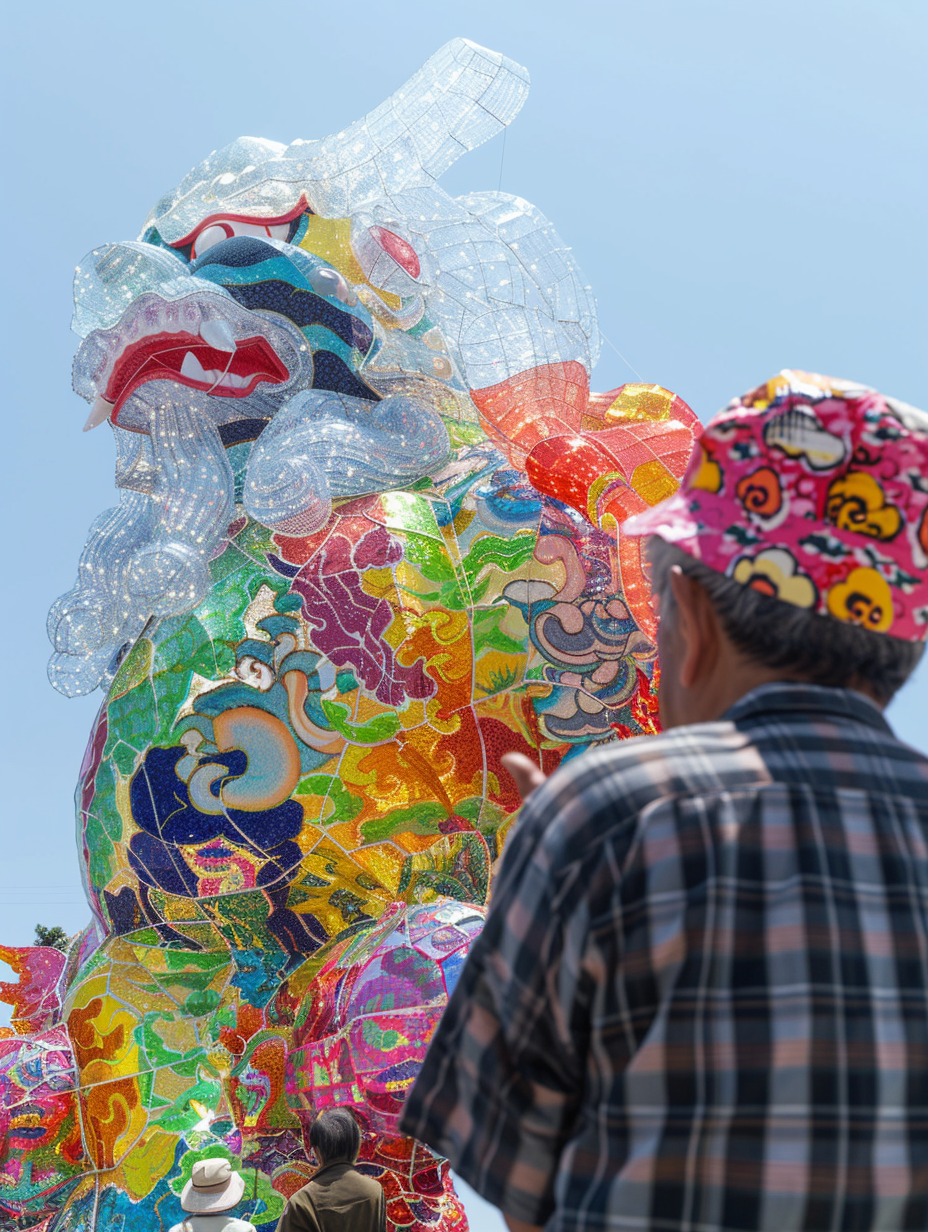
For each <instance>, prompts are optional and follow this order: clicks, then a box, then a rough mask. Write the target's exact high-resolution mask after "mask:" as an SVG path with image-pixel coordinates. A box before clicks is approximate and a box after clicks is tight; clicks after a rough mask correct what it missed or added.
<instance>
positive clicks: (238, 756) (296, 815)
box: [129, 711, 303, 898]
mask: <svg viewBox="0 0 928 1232" xmlns="http://www.w3.org/2000/svg"><path fill="white" fill-rule="evenodd" d="M229 713H230V714H232V715H235V714H236V713H238V712H236V711H230V712H229ZM256 715H260V718H261V719H263V720H269V719H271V716H270V715H265V714H264V713H263V712H255V714H253V715H251V716H249V717H250V718H252V719H254V718H255V716H256ZM187 756H188V753H187V749H186V748H184V747H180V748H177V747H175V748H158V747H155V748H152V749H150V750H149V751H148V753H147V755H146V757H145V760H144V761H143V763H142V765H141V766H140V767H139V769H138V771H137V772H136V774H135V775H134V777H133V779H132V784H131V786H130V791H129V795H130V804H131V808H132V820H133V821H134V822H135V824H136V825H137V826H138V828H139V833H137V834H135V835H133V837H132V841H131V843H130V845H129V861H130V863H131V864H132V867H133V868H134V869H135V871H136V873H137V874H138V876H139V878H140V880H141V881H142V882H143V883H144V884H145V885H149V886H152V887H155V888H158V889H162V890H166V891H167V892H168V893H169V894H181V895H184V896H185V897H194V898H196V897H198V896H206V895H210V894H220V893H228V892H230V891H233V890H243V889H252V888H254V887H256V886H257V887H263V886H269V885H273V884H274V882H276V881H279V880H280V879H281V878H283V877H285V876H286V874H287V873H289V872H291V871H292V870H293V869H294V868H296V867H297V865H298V864H299V862H300V858H301V852H300V848H299V846H298V845H297V843H296V842H294V839H295V838H296V836H297V835H298V834H299V832H300V827H301V825H302V823H303V810H302V809H301V808H300V806H299V804H298V803H297V802H296V801H294V800H291V799H289V790H288V791H287V792H286V796H285V798H284V801H283V803H280V804H277V805H276V806H273V807H269V808H260V807H257V805H258V803H259V802H258V801H255V800H251V799H249V800H242V801H241V803H242V805H243V806H244V807H239V808H236V807H232V806H231V805H230V804H227V803H226V802H225V801H224V799H223V791H224V788H226V787H229V788H231V789H232V790H233V792H234V790H235V787H236V785H237V783H239V782H241V781H242V776H244V775H245V772H246V770H247V769H248V765H249V758H248V756H247V754H246V753H245V752H243V751H242V750H241V749H229V750H227V751H226V752H223V753H216V754H213V755H211V756H206V757H202V758H199V759H198V771H199V772H200V773H201V774H202V771H204V770H206V771H207V772H208V773H207V777H205V778H204V779H203V782H202V784H197V783H196V782H195V774H194V775H192V776H190V782H185V781H184V778H183V773H184V771H183V767H182V765H181V763H182V762H183V761H184V759H185V758H186V757H187ZM191 791H193V793H194V796H195V799H191ZM238 794H239V795H241V793H240V792H239V793H238ZM275 794H280V793H275Z"/></svg>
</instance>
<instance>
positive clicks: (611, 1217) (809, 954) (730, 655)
mask: <svg viewBox="0 0 928 1232" xmlns="http://www.w3.org/2000/svg"><path fill="white" fill-rule="evenodd" d="M622 529H623V532H624V533H625V534H627V535H636V536H648V537H649V538H648V551H649V555H650V559H651V570H652V575H651V581H652V590H653V592H654V593H655V596H656V606H657V610H658V613H659V617H660V619H659V622H658V649H659V658H660V667H661V677H660V687H659V706H660V716H661V720H662V724H663V727H664V729H665V730H664V731H663V733H662V734H661V735H658V736H646V737H640V738H638V739H633V740H625V741H622V742H616V743H613V744H610V745H606V746H604V747H602V746H601V747H599V748H597V749H595V750H592V751H590V752H588V753H585V754H584V755H583V756H580V757H577V758H574V759H571V760H570V761H568V762H567V763H566V764H565V765H564V766H562V767H561V768H560V769H559V770H557V771H556V772H555V773H554V774H553V775H552V776H551V778H550V779H548V780H547V781H542V776H541V775H540V773H539V772H538V769H537V767H536V766H534V765H532V764H531V763H529V762H527V761H526V760H523V761H521V762H520V761H518V760H516V761H514V762H513V763H511V767H510V768H511V772H512V773H513V775H514V777H516V778H517V781H518V782H519V783H520V786H521V788H522V791H523V795H525V794H527V793H529V792H530V793H531V794H530V798H529V799H528V802H527V803H526V805H525V808H524V809H523V812H522V816H521V818H520V820H519V823H518V825H517V826H516V828H515V830H514V832H513V835H512V837H511V838H510V839H509V842H508V844H507V847H506V850H505V852H504V855H503V858H502V864H501V868H500V870H499V872H498V874H497V877H496V880H495V882H494V890H493V898H492V901H491V904H490V910H489V915H488V918H487V922H486V926H485V928H484V930H483V932H482V933H481V935H480V936H479V937H478V939H477V941H476V942H475V944H474V946H473V948H472V949H471V951H470V955H469V957H468V959H467V962H466V964H465V966H464V968H463V970H462V972H461V975H460V978H459V980H458V983H457V987H456V988H455V990H454V992H453V994H452V997H451V1000H450V1002H449V1004H448V1007H447V1009H446V1010H445V1013H444V1015H443V1017H442V1019H441V1021H440V1023H439V1025H438V1028H437V1030H436V1032H435V1035H434V1037H433V1039H432V1042H431V1046H430V1049H429V1051H428V1054H427V1056H426V1058H425V1062H424V1065H423V1068H422V1071H421V1073H420V1075H419V1077H418V1079H417V1081H416V1084H415V1085H414V1087H413V1089H412V1092H411V1094H410V1096H409V1098H408V1100H407V1103H406V1107H405V1111H404V1115H403V1119H402V1123H401V1127H402V1129H403V1131H404V1132H405V1133H407V1134H410V1135H412V1136H414V1137H416V1138H418V1139H420V1140H421V1141H423V1142H425V1143H427V1144H428V1145H430V1146H431V1147H433V1148H434V1149H435V1150H437V1151H439V1152H440V1153H441V1154H442V1155H444V1156H446V1157H447V1158H448V1159H449V1160H450V1161H451V1166H452V1167H453V1168H454V1169H455V1170H456V1172H457V1173H458V1174H459V1175H460V1176H461V1177H463V1179H464V1180H465V1181H467V1182H468V1183H469V1184H470V1185H472V1186H473V1187H474V1189H476V1190H477V1192H478V1193H479V1194H481V1195H482V1196H483V1197H484V1198H486V1199H488V1200H489V1201H490V1202H492V1203H494V1204H495V1205H496V1206H498V1207H500V1208H501V1209H502V1211H503V1214H504V1216H505V1218H506V1221H507V1223H508V1224H509V1227H510V1228H511V1229H513V1230H514V1232H531V1229H533V1228H540V1227H541V1226H542V1225H544V1226H545V1228H546V1229H547V1232H579V1230H581V1229H582V1230H584V1232H590V1230H594V1229H595V1230H597V1232H619V1230H620V1229H626V1230H628V1232H631V1230H632V1229H635V1230H636V1232H649V1230H658V1229H659V1230H660V1232H683V1230H687V1232H695V1230H697V1229H698V1230H699V1232H756V1230H760V1229H765V1230H769V1232H798V1230H799V1229H826V1228H854V1229H856V1230H857V1232H867V1230H868V1229H869V1230H876V1229H883V1230H884V1232H903V1230H904V1229H916V1228H918V1229H924V1228H928V758H925V757H924V756H922V755H921V754H919V753H918V752H916V751H915V750H914V749H911V748H908V747H906V746H905V745H903V744H902V743H900V742H899V741H898V740H897V739H896V738H895V736H894V735H893V732H892V730H891V729H890V727H889V725H888V723H887V722H886V720H885V718H884V717H883V713H882V711H883V709H884V707H885V706H886V704H887V703H888V702H889V700H890V699H891V698H892V696H893V694H894V693H895V692H896V691H897V689H899V688H900V686H901V685H902V684H903V683H904V682H905V680H906V679H907V678H908V677H909V675H910V674H911V673H912V671H913V670H914V669H915V666H916V664H917V663H918V661H919V658H920V656H921V653H922V650H923V648H924V642H925V639H926V634H928V417H926V416H924V415H923V414H922V413H921V412H918V411H915V410H914V409H913V408H911V407H907V406H906V405H905V404H902V403H898V402H896V401H894V400H892V399H890V398H886V397H883V396H881V395H880V394H878V393H876V392H875V391H873V390H871V389H866V388H862V387H860V386H855V385H853V384H851V383H850V382H846V381H839V380H833V379H831V378H828V377H820V376H816V375H814V374H809V373H802V372H794V371H785V372H782V373H780V374H779V375H778V376H776V377H774V378H773V379H772V380H771V381H768V382H766V383H765V384H764V385H762V386H760V388H758V389H755V390H752V391H751V393H749V394H747V395H745V396H744V397H743V398H739V399H736V400H735V401H734V402H733V403H732V404H731V405H730V406H729V407H728V409H727V410H725V411H724V412H722V413H721V414H720V415H718V416H716V418H715V419H713V420H712V422H711V423H710V424H709V425H708V426H707V427H706V429H705V431H704V433H703V435H702V437H701V438H700V440H699V442H698V444H697V446H696V449H695V455H694V457H693V458H692V460H691V463H690V466H689V469H688V471H687V473H686V475H685V477H684V480H683V483H682V484H681V487H680V489H679V491H678V492H677V493H676V494H675V495H673V496H671V497H670V498H669V499H667V500H665V501H664V502H663V503H661V504H658V505H655V506H654V507H653V508H651V509H649V510H647V511H645V512H644V513H641V514H638V515H637V516H635V517H634V518H631V519H630V520H629V521H627V522H626V523H625V524H624V526H623V528H622ZM513 756H515V755H513ZM533 788H534V789H535V790H532V789H533Z"/></svg>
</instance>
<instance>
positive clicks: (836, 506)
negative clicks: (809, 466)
mask: <svg viewBox="0 0 928 1232" xmlns="http://www.w3.org/2000/svg"><path fill="white" fill-rule="evenodd" d="M825 516H826V517H827V518H828V521H829V522H831V523H833V524H834V525H835V526H837V527H838V528H839V530H852V531H856V532H857V534H859V535H868V536H869V537H870V538H872V539H883V540H887V539H895V537H896V535H898V534H899V531H900V530H901V529H902V514H901V513H900V511H899V510H898V509H897V508H896V506H895V505H892V504H890V503H889V501H887V499H886V494H885V493H884V491H883V489H882V488H881V487H880V485H879V484H878V483H877V481H876V479H874V477H873V476H872V475H871V474H869V473H868V472H866V471H849V472H848V474H846V475H842V477H841V478H840V479H836V480H835V481H834V483H832V484H831V485H830V486H829V488H828V497H827V501H826V505H825Z"/></svg>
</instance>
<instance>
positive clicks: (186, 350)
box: [103, 333, 290, 423]
mask: <svg viewBox="0 0 928 1232" xmlns="http://www.w3.org/2000/svg"><path fill="white" fill-rule="evenodd" d="M289 376H290V373H289V372H288V371H287V369H286V367H285V366H284V364H283V363H282V362H281V361H280V360H279V359H278V357H277V356H276V355H275V354H274V350H273V348H272V347H271V345H270V343H269V342H268V341H267V340H266V339H265V338H261V337H260V336H259V337H255V338H243V339H242V340H241V341H237V342H236V343H235V349H234V350H232V351H222V350H219V349H218V348H217V347H213V346H210V345H209V343H207V342H205V341H204V340H203V338H202V337H199V336H198V335H196V334H189V333H180V334H164V333H162V334H154V335H150V336H149V337H147V338H142V339H141V340H140V341H139V342H136V343H133V344H132V345H131V346H129V347H127V348H126V349H125V351H123V353H122V355H120V357H119V359H118V360H117V361H116V364H115V366H114V367H113V371H112V373H111V374H110V379H109V381H108V382H107V385H106V392H105V393H104V394H103V397H104V398H105V399H106V401H107V402H111V403H113V411H112V414H111V418H112V420H113V422H114V423H117V422H118V416H119V411H120V408H121V407H122V406H123V404H124V403H125V401H126V399H127V398H128V397H129V395H130V394H131V393H133V391H134V390H136V389H138V387H139V386H140V385H144V384H145V383H146V382H147V381H163V380H168V381H176V382H177V383H178V384H180V385H187V386H189V388H191V389H202V390H205V391H206V392H207V393H210V394H213V395H215V396H217V397H221V398H247V397H248V395H249V394H251V393H252V392H253V391H254V389H255V387H256V386H257V385H259V384H260V383H261V381H268V382H270V383H271V384H272V385H280V384H282V383H283V382H284V381H286V380H288V378H289Z"/></svg>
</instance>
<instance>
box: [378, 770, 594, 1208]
mask: <svg viewBox="0 0 928 1232" xmlns="http://www.w3.org/2000/svg"><path fill="white" fill-rule="evenodd" d="M568 786H569V781H568ZM564 795H565V791H564V789H562V790H561V791H560V792H558V791H557V790H556V789H555V788H554V787H553V785H551V784H550V783H549V784H545V785H543V786H542V787H540V788H539V789H538V790H537V791H536V792H534V793H533V795H532V796H531V798H530V800H529V801H528V802H527V803H526V805H525V806H524V808H523V813H522V817H521V819H520V821H519V822H518V824H517V826H516V830H515V833H514V834H513V836H512V838H511V840H510V842H509V844H507V848H506V851H505V854H504V856H503V860H502V866H501V869H500V872H499V874H498V876H497V879H496V882H495V884H494V887H493V898H492V903H491V906H490V911H489V914H488V917H487V922H486V925H485V927H484V929H483V931H482V933H481V934H480V936H479V937H478V938H477V940H476V942H475V943H474V946H473V948H472V950H471V952H470V955H469V957H468V959H467V962H466V963H465V965H464V969H463V971H462V973H461V977H460V980H459V982H458V985H457V987H456V989H455V991H454V993H453V995H452V997H451V999H450V1001H449V1004H448V1006H447V1009H446V1010H445V1013H444V1015H443V1016H442V1019H441V1021H440V1023H439V1025H438V1028H437V1030H436V1032H435V1035H434V1037H433V1039H432V1042H431V1044H430V1047H429V1050H428V1053H427V1055H426V1058H425V1061H424V1063H423V1067H422V1070H421V1072H420V1074H419V1077H418V1079H417V1081H416V1083H415V1085H414V1087H413V1089H412V1091H411V1092H410V1095H409V1098H408V1099H407V1102H406V1106H405V1109H404V1113H403V1118H402V1122H401V1129H402V1131H403V1132H404V1133H406V1134H409V1135H410V1136H411V1137H414V1138H418V1139H419V1140H420V1141H422V1142H425V1143H427V1144H428V1145H429V1146H430V1147H432V1148H433V1149H434V1150H436V1151H438V1152H439V1153H440V1154H442V1155H444V1156H446V1158H448V1159H449V1160H450V1161H451V1166H452V1168H453V1169H454V1170H455V1171H456V1172H457V1173H458V1174H459V1175H460V1176H461V1177H462V1178H463V1180H465V1181H466V1182H467V1183H468V1184H469V1185H471V1186H472V1187H473V1188H474V1189H475V1190H476V1191H477V1192H478V1193H479V1194H480V1195H481V1196H482V1197H484V1198H486V1199H487V1201H489V1202H492V1203H493V1204H494V1205H495V1206H498V1207H499V1208H500V1209H501V1210H502V1211H503V1212H504V1213H505V1214H508V1215H512V1216H513V1217H515V1218H517V1219H521V1220H525V1221H526V1222H528V1223H532V1224H543V1223H545V1221H546V1220H547V1218H548V1216H549V1215H550V1214H551V1212H552V1210H553V1209H554V1198H553V1191H554V1180H555V1175H556V1173H557V1167H558V1160H559V1158H560V1155H561V1152H562V1150H563V1148H564V1145H565V1143H566V1141H567V1140H568V1138H569V1136H570V1133H571V1129H572V1126H573V1124H574V1121H575V1118H576V1115H577V1109H578V1105H579V1100H580V1096H581V1090H582V1084H583V1072H584V1063H585V1052H586V1048H585V1040H586V1038H587V1036H588V1026H587V1006H588V1004H589V997H588V994H587V991H586V989H585V987H584V976H583V972H582V965H581V956H582V949H583V943H584V939H585V936H586V928H585V925H584V914H585V910H584V904H583V900H582V895H577V894H576V892H575V890H576V881H577V878H576V874H575V871H574V872H572V870H571V869H570V868H569V867H565V865H567V866H569V860H568V861H565V859H564V853H563V852H560V851H559V850H558V845H557V841H556V838H555V839H552V838H551V837H550V834H551V831H550V828H549V827H548V825H547V821H548V819H551V818H554V819H556V816H557V813H558V810H559V806H560V805H561V804H563V802H564V801H563V797H564ZM572 891H573V892H572Z"/></svg>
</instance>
